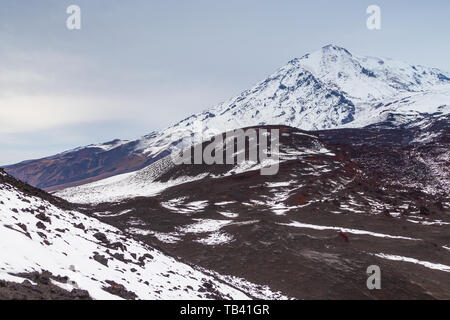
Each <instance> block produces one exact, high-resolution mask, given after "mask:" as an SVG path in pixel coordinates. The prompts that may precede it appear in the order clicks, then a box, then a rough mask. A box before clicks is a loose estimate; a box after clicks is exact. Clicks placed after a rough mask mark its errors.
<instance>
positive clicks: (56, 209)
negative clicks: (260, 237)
mask: <svg viewBox="0 0 450 320" xmlns="http://www.w3.org/2000/svg"><path fill="white" fill-rule="evenodd" d="M0 240H1V241H0V251H1V253H2V254H1V257H0V297H2V298H8V299H12V298H19V299H42V298H45V299H90V298H94V299H249V298H263V299H264V298H283V296H282V295H281V294H279V293H273V292H271V291H270V289H269V288H267V287H264V286H258V285H254V284H252V283H249V282H247V281H245V280H243V279H240V278H236V277H231V276H223V275H220V274H219V273H216V272H213V271H210V270H207V269H204V268H200V267H196V266H193V265H189V264H186V263H183V262H181V261H180V260H179V259H175V258H172V257H170V256H169V255H167V254H166V253H164V252H162V251H161V250H157V249H155V248H153V247H151V246H149V245H147V244H144V243H143V242H141V241H137V240H135V239H133V237H132V236H130V235H128V234H126V233H125V232H124V231H120V230H119V229H117V228H115V227H112V226H110V225H109V224H105V223H102V222H100V221H99V220H98V219H96V218H93V217H88V216H86V215H84V214H83V213H80V212H79V211H77V208H76V206H74V205H71V204H69V203H67V202H65V201H63V200H61V199H57V198H54V197H53V196H51V195H49V194H47V193H45V192H43V191H41V190H38V189H35V188H33V187H31V186H29V185H26V184H24V183H22V182H20V181H18V180H16V179H14V178H12V177H11V176H9V175H7V174H6V173H5V172H4V171H0Z"/></svg>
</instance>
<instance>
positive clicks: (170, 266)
mask: <svg viewBox="0 0 450 320" xmlns="http://www.w3.org/2000/svg"><path fill="white" fill-rule="evenodd" d="M449 111H450V77H449V74H447V73H445V72H443V71H440V70H438V69H435V68H427V67H423V66H418V65H410V64H407V63H404V62H399V61H394V60H391V59H385V58H374V57H360V56H356V55H354V54H352V53H350V52H349V51H348V50H346V49H344V48H340V47H338V46H334V45H328V46H326V47H323V48H322V49H321V50H319V51H317V52H314V53H311V54H307V55H305V56H303V57H301V58H298V59H293V60H291V61H290V62H289V63H288V64H287V65H285V66H283V67H282V68H280V69H279V70H277V71H276V72H275V73H273V74H272V75H270V76H269V77H267V78H266V79H265V80H264V81H262V82H260V83H258V84H257V85H256V86H254V87H253V88H251V89H250V90H247V91H244V92H243V93H242V94H241V95H239V96H238V97H235V98H232V99H230V100H229V101H227V102H224V103H221V104H219V105H218V106H215V107H213V108H211V109H208V110H207V111H204V112H201V113H198V114H195V115H192V116H190V117H189V118H187V119H185V120H182V121H180V122H178V123H176V124H175V125H173V126H171V127H168V128H167V129H165V130H162V131H160V132H153V133H151V134H149V135H147V136H144V137H142V138H141V139H139V140H135V141H123V140H114V141H111V142H108V143H104V144H98V145H90V146H87V147H80V148H77V149H74V150H70V151H66V152H64V153H61V154H58V155H54V156H51V157H48V158H44V159H38V160H29V161H25V162H22V163H19V164H15V165H12V166H7V167H6V168H5V171H1V173H0V238H1V239H2V242H1V243H2V244H1V246H2V248H1V252H2V256H1V258H0V298H17V297H19V298H30V299H33V298H42V297H44V298H60V299H116V298H124V299H172V298H195V299H197V298H198V299H207V298H209V299H254V298H257V299H346V298H347V299H450V276H449V275H450V196H449V194H450V171H449V168H450V147H449V146H450V125H449V124H450V113H449ZM234 129H242V130H243V131H244V132H250V131H251V130H254V131H256V132H258V133H259V134H261V133H267V132H269V131H270V132H275V131H276V132H278V133H279V150H277V151H274V150H275V149H272V146H271V148H270V151H268V152H272V153H275V152H276V153H277V156H279V170H278V172H277V174H275V175H261V172H260V169H261V168H262V167H264V166H265V165H267V163H263V161H262V160H261V159H260V158H259V161H253V160H252V159H250V158H249V154H248V152H247V150H240V149H239V145H238V144H237V143H233V144H231V147H232V148H233V150H232V151H233V155H234V156H237V155H238V154H240V153H244V155H245V157H244V158H245V161H243V162H237V161H236V162H235V163H228V164H220V163H215V164H206V163H202V164H188V163H184V164H177V163H176V161H175V159H177V157H178V156H179V155H180V152H181V151H182V150H187V149H189V148H194V149H195V148H198V149H200V150H206V148H208V147H209V142H210V141H215V140H216V139H217V138H218V137H223V136H225V134H226V133H227V132H230V131H232V130H234ZM193 136H194V137H198V136H201V137H202V140H200V141H198V140H195V139H194V140H189V139H186V138H189V137H193ZM260 136H261V135H260ZM189 141H190V142H189ZM251 142H252V143H256V144H257V145H258V146H261V144H262V142H261V138H259V139H256V140H252V141H250V139H249V140H248V142H247V140H246V141H245V143H244V144H245V145H247V144H249V143H251ZM13 176H14V177H13ZM22 181H23V182H22ZM38 188H39V189H38ZM41 189H44V190H46V191H43V190H41ZM47 192H51V193H47ZM371 266H377V267H379V268H380V270H381V289H379V290H370V288H368V286H367V279H368V273H367V272H368V268H369V267H371Z"/></svg>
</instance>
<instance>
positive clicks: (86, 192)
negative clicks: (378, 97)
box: [56, 111, 450, 203]
mask: <svg viewBox="0 0 450 320" xmlns="http://www.w3.org/2000/svg"><path fill="white" fill-rule="evenodd" d="M384 118H385V120H384V121H382V122H378V123H376V124H373V125H370V126H367V127H364V128H341V129H334V130H322V131H301V130H298V129H297V130H296V129H293V128H290V127H283V126H280V127H278V129H279V130H280V133H281V137H280V153H279V156H280V163H281V164H282V163H284V162H286V161H290V160H294V159H297V160H298V159H303V158H305V157H312V156H317V155H330V154H331V155H332V154H335V153H336V150H334V149H330V148H329V146H328V145H327V143H329V142H334V141H335V140H336V139H337V140H338V141H339V142H340V143H342V144H345V145H349V148H353V149H354V148H355V147H358V146H361V145H365V146H366V149H363V151H358V152H355V155H354V158H364V157H366V158H367V160H365V161H368V162H374V163H381V162H384V161H385V158H386V157H390V155H389V154H386V155H383V156H381V157H380V154H379V153H377V152H376V151H377V150H378V149H377V148H379V147H382V148H383V151H385V150H384V148H385V147H386V146H392V147H395V148H399V149H400V150H399V153H400V155H401V157H405V163H407V165H408V166H410V167H411V168H405V170H404V172H403V173H397V174H395V175H394V177H395V181H394V182H392V181H391V182H389V184H392V183H396V184H398V185H399V186H402V185H409V184H413V185H415V186H416V187H418V188H419V189H424V190H427V192H429V193H431V194H436V193H440V192H450V189H449V187H450V184H449V183H448V181H449V179H450V173H449V172H448V166H449V165H450V162H449V155H450V154H449V152H450V150H449V148H448V144H449V140H448V139H449V134H450V133H449V130H450V127H449V124H450V114H439V113H437V114H423V113H419V112H416V111H410V112H399V113H389V112H386V113H385V114H384ZM265 128H269V127H265ZM286 130H287V131H289V132H290V131H294V132H293V133H292V132H291V133H289V134H288V133H287V132H285V131H286ZM339 136H342V137H345V139H342V140H339V139H338V138H336V137H339ZM293 141H295V144H293ZM207 143H208V142H204V145H206V144H207ZM391 151H392V152H393V153H394V151H395V149H394V148H393V149H391ZM260 166H261V163H248V162H244V163H242V164H239V165H231V166H230V165H228V166H227V165H223V166H201V165H175V164H174V162H173V160H172V157H171V156H167V157H165V158H163V159H161V160H159V161H157V162H155V163H153V164H151V165H149V166H147V167H145V168H143V169H141V170H138V171H136V172H132V173H127V174H123V175H118V176H114V177H110V178H108V179H103V180H100V181H96V182H93V183H89V184H85V185H81V186H77V187H73V188H67V189H63V190H61V191H58V192H57V193H56V194H57V195H58V196H59V197H61V198H63V199H66V200H68V201H71V202H75V203H101V202H109V201H122V200H125V199H129V198H134V197H148V196H154V195H157V194H159V193H160V192H162V191H163V190H166V189H168V188H171V187H173V186H176V185H180V184H184V183H189V182H193V181H196V180H201V179H205V178H219V177H224V176H229V175H236V174H239V173H244V172H248V171H256V170H259V169H260ZM397 166H398V165H397V164H396V165H393V167H392V168H391V167H390V165H386V167H384V168H383V169H382V170H395V168H396V167H397ZM415 167H417V171H418V173H417V174H418V175H417V176H414V177H413V176H411V174H412V171H413V170H412V169H413V168H415ZM371 169H373V167H371ZM408 169H411V170H409V171H408Z"/></svg>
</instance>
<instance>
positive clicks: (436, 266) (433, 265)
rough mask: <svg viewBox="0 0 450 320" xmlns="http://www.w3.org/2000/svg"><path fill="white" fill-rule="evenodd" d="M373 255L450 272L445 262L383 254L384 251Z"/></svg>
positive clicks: (449, 267)
mask: <svg viewBox="0 0 450 320" xmlns="http://www.w3.org/2000/svg"><path fill="white" fill-rule="evenodd" d="M374 256H377V257H379V258H383V259H387V260H393V261H404V262H409V263H415V264H419V265H421V266H424V267H425V268H428V269H433V270H440V271H444V272H450V266H447V265H445V264H440V263H432V262H428V261H422V260H418V259H415V258H409V257H402V256H396V255H392V254H384V253H378V254H374Z"/></svg>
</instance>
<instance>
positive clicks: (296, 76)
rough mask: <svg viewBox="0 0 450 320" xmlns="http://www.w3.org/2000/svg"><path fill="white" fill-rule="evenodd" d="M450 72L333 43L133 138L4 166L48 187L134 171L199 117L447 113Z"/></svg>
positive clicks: (227, 122) (310, 124)
mask: <svg viewBox="0 0 450 320" xmlns="http://www.w3.org/2000/svg"><path fill="white" fill-rule="evenodd" d="M449 111H450V75H449V74H448V73H445V72H444V71H441V70H439V69H435V68H427V67H423V66H419V65H410V64H407V63H404V62H400V61H395V60H391V59H382V58H374V57H359V56H355V55H353V54H351V53H350V52H349V51H348V50H346V49H344V48H341V47H338V46H335V45H328V46H325V47H323V48H322V49H321V50H319V51H317V52H314V53H311V54H307V55H305V56H303V57H301V58H297V59H293V60H291V61H290V62H289V63H288V64H286V65H285V66H283V67H282V68H280V69H279V70H277V71H276V72H275V73H273V74H272V75H270V76H269V77H267V78H266V79H265V80H263V81H261V82H260V83H258V84H257V85H256V86H254V87H253V88H251V89H249V90H246V91H244V92H243V93H242V94H240V95H239V96H237V97H234V98H232V99H230V100H229V101H227V102H224V103H221V104H219V105H218V106H216V107H213V108H211V109H209V110H207V111H204V112H201V113H198V114H195V115H192V116H190V117H189V118H187V119H184V120H182V121H180V122H178V123H176V124H175V125H173V126H171V127H169V128H167V129H165V130H162V131H161V132H153V133H151V134H149V135H146V136H144V137H142V138H141V139H138V140H135V141H122V140H114V141H111V142H108V143H104V144H98V145H90V146H87V147H80V148H77V149H74V150H69V151H66V152H64V153H62V154H58V155H55V156H52V157H47V158H43V159H37V160H30V161H25V162H22V163H19V164H15V165H11V166H7V167H6V168H5V169H6V171H7V172H8V173H10V174H11V175H13V176H15V177H17V178H19V179H21V180H23V181H26V182H28V183H30V184H32V185H34V186H37V187H39V188H44V189H46V190H49V191H54V190H60V189H63V188H67V187H73V186H78V185H82V184H86V183H90V182H93V181H97V180H101V179H104V178H108V177H111V176H115V175H118V174H123V173H129V172H133V171H136V170H139V169H142V168H145V167H147V166H148V165H150V164H152V163H154V162H156V161H157V160H159V159H161V158H163V157H165V156H166V155H168V154H170V153H171V152H172V150H173V149H174V148H176V147H177V145H179V144H180V142H181V140H182V138H184V137H187V136H191V135H192V134H193V133H194V132H195V131H196V130H198V127H199V125H198V124H199V123H200V124H201V130H202V131H203V132H202V133H203V134H204V135H205V136H211V135H214V134H218V133H221V132H225V131H227V130H231V129H236V128H243V127H249V126H261V125H287V126H292V127H296V128H299V129H303V130H323V129H333V128H349V127H353V128H355V127H364V126H367V125H371V124H375V123H379V122H383V121H385V120H386V119H388V117H389V116H390V115H391V114H397V115H399V114H402V115H404V116H403V117H397V119H401V118H402V119H405V120H406V121H410V120H411V119H413V118H414V119H419V118H421V117H422V116H423V115H427V114H428V115H429V114H435V113H438V114H448V113H449Z"/></svg>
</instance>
